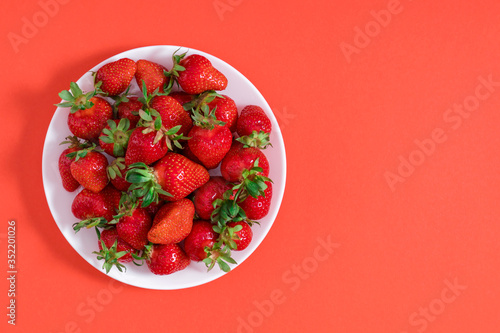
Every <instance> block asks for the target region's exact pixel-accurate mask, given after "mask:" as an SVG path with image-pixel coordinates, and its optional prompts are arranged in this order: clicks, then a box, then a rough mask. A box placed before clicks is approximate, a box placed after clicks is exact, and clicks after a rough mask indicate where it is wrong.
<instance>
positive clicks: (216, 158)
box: [188, 105, 233, 169]
mask: <svg viewBox="0 0 500 333" xmlns="http://www.w3.org/2000/svg"><path fill="white" fill-rule="evenodd" d="M202 112H203V114H202ZM193 120H194V125H195V126H193V128H192V129H191V130H190V131H189V134H188V137H190V138H191V139H189V141H188V146H189V149H190V150H191V152H192V153H193V154H194V155H195V156H196V157H197V158H198V159H199V160H200V161H201V162H202V164H203V165H204V166H205V167H206V168H207V169H213V168H215V167H217V165H219V163H220V161H222V158H224V156H225V155H226V153H227V152H228V151H229V148H231V142H232V139H233V136H232V134H231V131H230V130H229V128H227V127H226V126H223V125H222V124H223V123H222V124H221V122H220V121H218V120H216V119H215V116H214V114H213V112H211V111H210V110H209V107H208V106H207V105H205V106H204V107H203V110H198V111H195V113H194V114H193Z"/></svg>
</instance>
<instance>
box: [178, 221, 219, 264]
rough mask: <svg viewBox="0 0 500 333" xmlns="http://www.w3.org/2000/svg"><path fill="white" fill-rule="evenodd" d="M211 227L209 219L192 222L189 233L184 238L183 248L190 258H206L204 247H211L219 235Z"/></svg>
mask: <svg viewBox="0 0 500 333" xmlns="http://www.w3.org/2000/svg"><path fill="white" fill-rule="evenodd" d="M212 227H213V225H212V223H210V222H209V221H204V220H196V221H194V222H193V228H192V229H191V233H189V235H188V236H187V237H186V239H184V250H185V251H186V254H187V255H188V256H189V258H190V259H191V260H194V261H201V260H203V259H206V258H207V252H205V248H206V247H208V248H209V249H211V248H212V247H213V245H214V243H215V242H216V241H217V238H218V237H219V234H217V233H216V232H215V231H214V230H213V228H212Z"/></svg>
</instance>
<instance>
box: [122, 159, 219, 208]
mask: <svg viewBox="0 0 500 333" xmlns="http://www.w3.org/2000/svg"><path fill="white" fill-rule="evenodd" d="M209 178H210V176H209V174H208V171H207V170H206V169H205V168H204V167H203V166H202V165H199V164H197V163H194V162H193V161H191V160H190V159H188V158H187V157H185V156H182V155H180V154H177V153H171V152H169V153H167V154H166V155H165V156H164V157H163V158H162V159H160V160H159V161H158V162H156V163H155V164H154V165H153V166H152V167H148V166H147V165H145V164H144V163H134V164H132V165H130V170H129V171H128V172H127V175H126V176H125V179H126V180H127V181H129V182H131V183H132V184H133V185H132V186H131V188H130V189H129V190H130V191H132V192H133V193H135V195H136V197H144V200H143V205H142V206H144V207H146V206H149V204H151V202H156V201H158V200H159V198H162V199H164V200H167V201H177V200H180V199H182V198H185V197H186V196H187V195H188V194H190V193H191V192H193V191H194V190H196V189H197V188H199V187H200V186H201V185H203V184H205V183H206V182H207V181H208V179H209Z"/></svg>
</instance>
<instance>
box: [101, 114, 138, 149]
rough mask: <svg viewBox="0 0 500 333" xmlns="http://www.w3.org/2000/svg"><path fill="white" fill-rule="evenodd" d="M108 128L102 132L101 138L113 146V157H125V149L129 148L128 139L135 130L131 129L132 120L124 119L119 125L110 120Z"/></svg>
mask: <svg viewBox="0 0 500 333" xmlns="http://www.w3.org/2000/svg"><path fill="white" fill-rule="evenodd" d="M108 126H109V129H108V128H104V129H103V130H102V134H103V135H101V136H100V137H99V140H101V141H102V142H104V143H108V144H113V155H114V156H115V157H120V156H125V149H126V148H127V144H128V139H129V138H130V134H131V133H132V131H133V130H134V129H131V128H130V120H128V119H127V118H122V119H120V121H119V122H118V125H117V124H116V122H115V121H114V120H111V119H110V120H108Z"/></svg>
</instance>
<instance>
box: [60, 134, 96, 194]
mask: <svg viewBox="0 0 500 333" xmlns="http://www.w3.org/2000/svg"><path fill="white" fill-rule="evenodd" d="M66 139H67V140H68V141H64V142H62V143H61V144H65V143H69V144H70V146H69V147H68V148H66V149H64V150H63V152H62V153H61V155H60V156H59V163H58V165H59V173H60V175H61V179H62V185H63V188H64V189H65V190H66V191H68V192H74V191H76V189H77V188H79V187H80V183H79V182H78V181H77V180H76V179H75V178H74V177H73V175H72V174H71V169H70V165H71V162H73V158H70V157H68V156H67V155H68V154H70V153H73V152H75V151H78V150H81V149H83V148H88V147H89V145H88V144H86V143H81V142H80V141H79V140H78V138H77V137H76V136H72V137H67V138H66Z"/></svg>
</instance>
